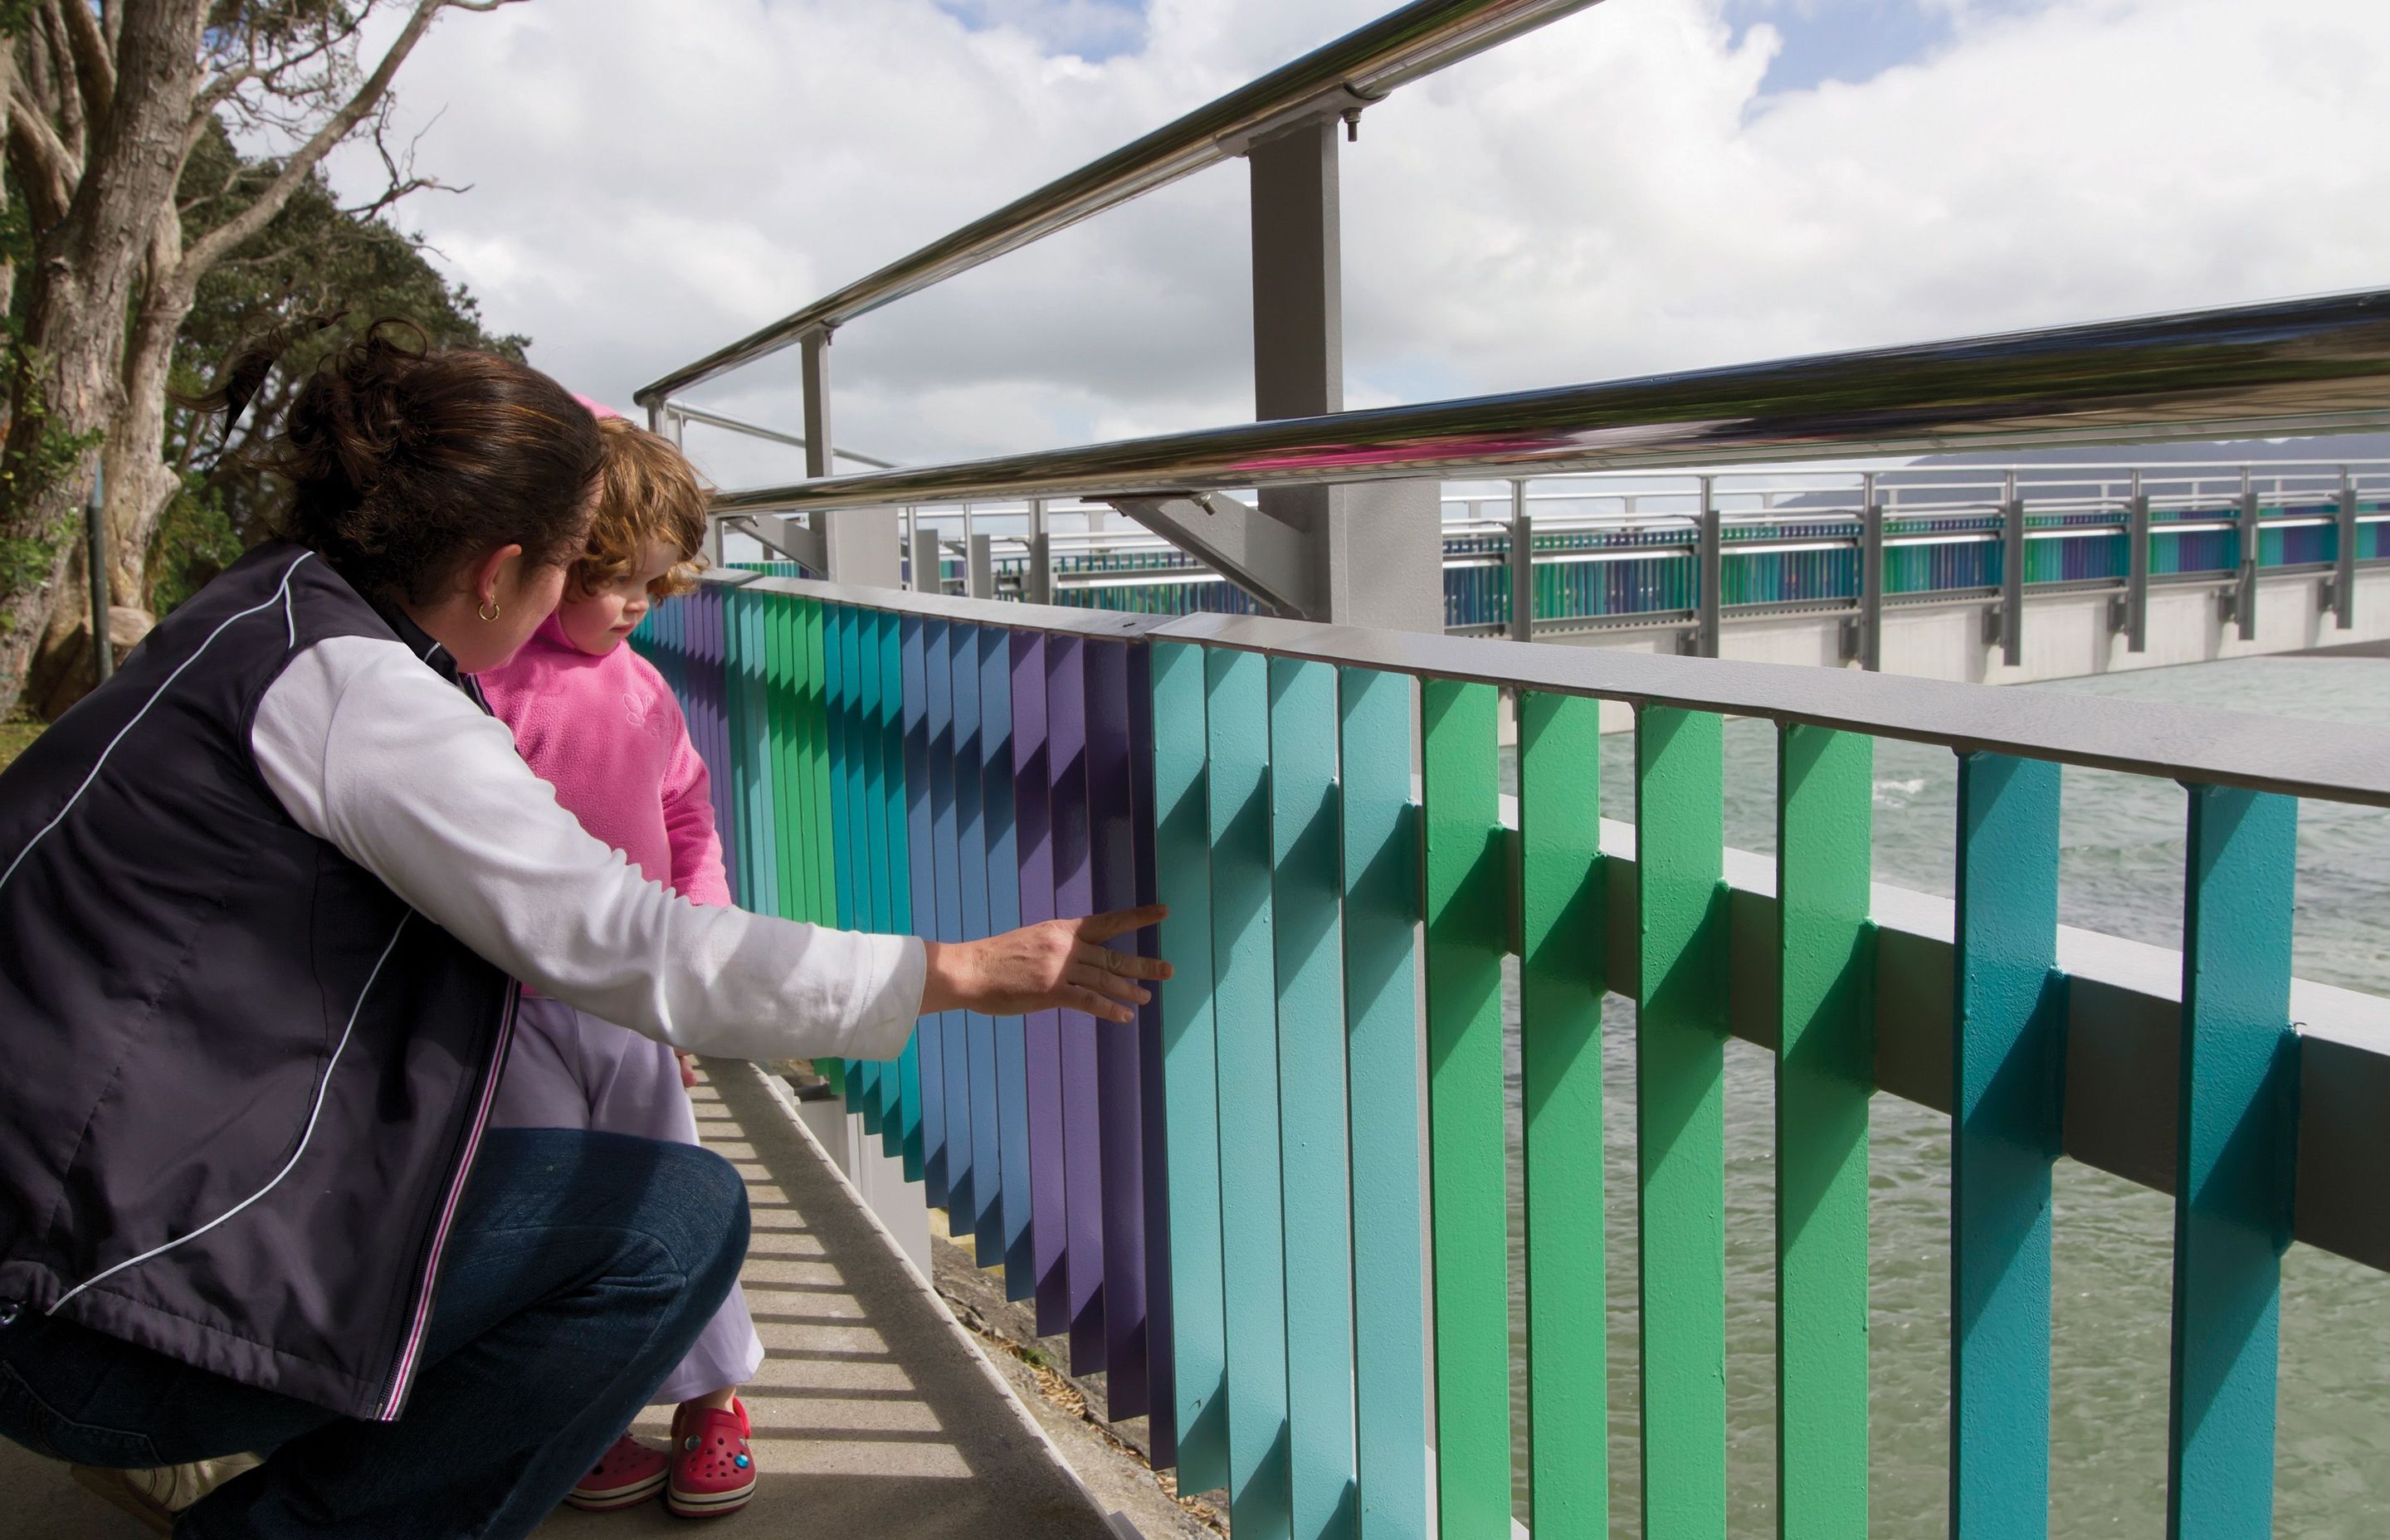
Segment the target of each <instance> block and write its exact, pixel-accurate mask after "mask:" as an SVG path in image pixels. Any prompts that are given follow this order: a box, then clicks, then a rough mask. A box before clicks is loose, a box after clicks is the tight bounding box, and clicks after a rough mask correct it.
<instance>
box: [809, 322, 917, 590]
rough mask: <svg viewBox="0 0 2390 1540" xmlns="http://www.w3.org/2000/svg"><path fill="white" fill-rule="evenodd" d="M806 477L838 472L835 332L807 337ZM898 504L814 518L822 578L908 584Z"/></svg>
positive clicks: (812, 333)
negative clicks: (832, 363) (832, 386)
mask: <svg viewBox="0 0 2390 1540" xmlns="http://www.w3.org/2000/svg"><path fill="white" fill-rule="evenodd" d="M803 345H804V354H803V359H804V367H803V384H804V395H805V475H806V477H807V478H808V479H810V480H815V481H818V480H820V479H821V478H822V477H825V476H829V475H831V474H833V473H834V471H833V468H832V459H833V456H832V454H831V450H830V444H831V442H832V441H831V439H830V436H829V331H828V330H827V329H824V328H820V327H816V328H815V329H814V330H812V331H808V332H806V333H805V335H804V340H803ZM896 519H897V510H896V508H895V507H893V506H890V505H880V506H874V507H851V508H834V509H832V510H830V511H829V512H827V513H818V514H816V515H814V516H813V520H812V522H813V527H814V533H816V534H817V535H819V536H820V537H821V543H822V544H821V551H822V558H823V560H825V561H826V562H827V563H828V565H827V566H826V567H824V568H822V569H820V571H821V575H822V576H824V577H826V578H829V579H830V580H831V581H833V582H837V583H845V584H854V586H856V587H858V588H895V587H899V586H901V585H902V582H903V567H902V560H901V558H902V555H903V546H902V545H900V543H899V537H898V534H897V528H896Z"/></svg>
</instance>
